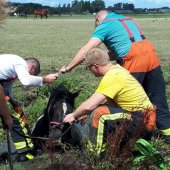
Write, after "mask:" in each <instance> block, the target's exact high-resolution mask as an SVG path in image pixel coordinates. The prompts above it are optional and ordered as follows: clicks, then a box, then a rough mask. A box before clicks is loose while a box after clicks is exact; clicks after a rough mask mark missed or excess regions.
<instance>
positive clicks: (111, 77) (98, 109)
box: [64, 48, 156, 154]
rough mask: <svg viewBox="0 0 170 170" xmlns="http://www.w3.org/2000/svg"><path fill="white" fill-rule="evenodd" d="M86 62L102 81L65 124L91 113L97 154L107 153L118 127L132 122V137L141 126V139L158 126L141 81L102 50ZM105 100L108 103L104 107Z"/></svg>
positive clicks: (68, 117) (93, 51) (130, 130)
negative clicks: (112, 136) (108, 137)
mask: <svg viewBox="0 0 170 170" xmlns="http://www.w3.org/2000/svg"><path fill="white" fill-rule="evenodd" d="M85 62H86V65H87V66H86V67H87V68H88V69H89V70H90V71H91V72H92V73H93V74H94V75H95V76H96V77H102V76H103V78H102V80H101V82H100V84H99V86H98V88H97V90H96V91H95V93H94V94H93V95H92V96H91V97H90V98H89V99H88V100H87V101H85V102H84V103H82V104H81V105H80V106H79V107H78V108H77V109H76V110H75V111H74V112H73V113H71V114H68V115H66V117H65V119H64V121H65V122H69V123H73V122H74V121H75V120H76V119H79V118H81V117H82V116H84V115H88V114H91V115H90V118H91V121H90V127H91V128H90V135H89V137H90V138H92V137H95V140H90V141H89V142H90V143H91V144H92V145H93V146H95V151H97V153H98V154H100V153H101V152H103V151H104V150H105V147H104V146H105V143H106V138H105V137H106V136H107V135H108V133H109V132H112V133H114V132H115V130H116V128H117V124H123V123H125V122H126V121H129V122H131V123H130V125H129V126H128V127H127V128H126V131H127V134H130V136H131V135H132V134H134V133H135V131H136V129H137V128H139V126H140V127H141V128H142V129H143V130H142V131H141V133H140V135H138V137H143V136H144V135H146V134H147V132H148V133H149V132H151V131H152V130H153V129H154V127H155V119H156V113H155V108H154V106H153V105H152V103H151V102H150V100H149V98H148V96H147V95H146V93H145V91H144V89H143V88H142V86H141V85H140V84H139V83H138V81H137V80H136V79H135V78H134V77H133V76H132V75H131V74H130V73H129V72H128V71H127V70H126V69H124V68H123V67H121V66H120V65H118V64H112V63H111V62H110V60H109V56H108V54H107V52H105V51H103V50H102V49H100V48H93V49H91V50H90V51H89V52H88V53H87V54H86V56H85ZM105 101H107V104H106V105H103V104H102V103H105ZM141 123H142V126H141ZM106 129H107V130H106ZM110 129H111V130H110ZM106 144H107V143H106Z"/></svg>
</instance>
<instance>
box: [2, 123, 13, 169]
mask: <svg viewBox="0 0 170 170" xmlns="http://www.w3.org/2000/svg"><path fill="white" fill-rule="evenodd" d="M4 129H5V132H6V141H7V146H8V162H9V170H13V161H12V158H11V145H10V135H9V133H10V132H9V129H8V127H7V125H6V124H4Z"/></svg>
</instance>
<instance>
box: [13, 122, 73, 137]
mask: <svg viewBox="0 0 170 170" xmlns="http://www.w3.org/2000/svg"><path fill="white" fill-rule="evenodd" d="M62 124H64V123H61V124H59V125H55V126H54V127H56V126H60V125H62ZM72 125H73V124H70V126H69V127H68V128H67V129H66V130H65V131H64V132H63V133H61V134H60V135H59V136H58V137H57V138H58V139H59V138H60V137H62V136H64V135H65V134H66V133H67V132H68V131H69V130H70V128H71V126H72ZM12 130H13V131H14V132H15V133H17V134H18V135H20V136H22V137H24V138H29V139H41V140H49V139H51V138H46V137H39V136H30V135H23V134H22V133H20V132H18V131H17V130H15V129H14V128H12Z"/></svg>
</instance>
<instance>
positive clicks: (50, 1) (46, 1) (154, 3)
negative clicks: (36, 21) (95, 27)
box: [9, 0, 170, 8]
mask: <svg viewBox="0 0 170 170" xmlns="http://www.w3.org/2000/svg"><path fill="white" fill-rule="evenodd" d="M9 1H10V2H21V3H28V2H33V3H39V4H42V5H49V6H58V5H59V4H61V5H63V4H64V3H66V4H67V3H71V2H72V1H73V0H9ZM84 1H85V0H84ZM90 1H93V0H90ZM104 2H105V4H106V6H113V4H115V3H119V2H123V3H133V4H134V5H135V8H159V7H165V6H166V7H170V0H104Z"/></svg>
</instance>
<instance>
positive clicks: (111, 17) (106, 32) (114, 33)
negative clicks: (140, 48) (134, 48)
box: [92, 12, 142, 57]
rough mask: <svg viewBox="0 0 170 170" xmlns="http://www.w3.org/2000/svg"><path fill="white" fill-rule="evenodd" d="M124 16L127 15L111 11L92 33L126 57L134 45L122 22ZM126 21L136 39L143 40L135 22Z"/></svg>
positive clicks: (117, 53) (120, 55)
mask: <svg viewBox="0 0 170 170" xmlns="http://www.w3.org/2000/svg"><path fill="white" fill-rule="evenodd" d="M124 18H126V17H125V16H123V15H119V14H115V13H113V12H112V13H109V14H108V15H107V16H106V18H105V19H104V21H103V22H102V23H100V24H99V25H98V26H97V27H96V29H95V31H94V32H93V33H92V37H97V38H99V39H101V40H102V41H103V42H104V43H105V45H106V46H107V47H108V48H109V49H110V50H112V51H113V52H115V54H116V55H117V57H124V56H125V55H126V54H127V53H128V52H129V50H130V48H131V45H132V42H131V40H130V37H129V34H128V32H127V30H126V28H125V26H124V25H123V23H122V22H121V20H122V19H124ZM124 22H125V23H126V24H127V26H128V28H129V29H130V31H131V33H132V35H133V36H134V39H135V41H141V40H142V38H141V35H140V32H139V30H138V28H137V26H136V25H135V24H134V22H132V21H131V20H125V21H124Z"/></svg>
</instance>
